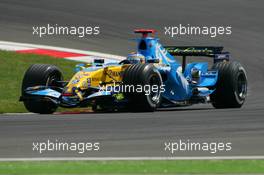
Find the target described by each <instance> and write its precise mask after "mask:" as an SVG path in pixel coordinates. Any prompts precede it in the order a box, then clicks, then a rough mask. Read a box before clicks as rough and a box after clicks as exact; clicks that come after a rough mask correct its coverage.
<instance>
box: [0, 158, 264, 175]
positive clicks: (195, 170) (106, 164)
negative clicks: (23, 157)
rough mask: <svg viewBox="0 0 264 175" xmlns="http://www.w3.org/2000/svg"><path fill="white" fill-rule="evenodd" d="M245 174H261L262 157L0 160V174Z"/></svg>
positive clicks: (263, 164)
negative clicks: (160, 159) (156, 159)
mask: <svg viewBox="0 0 264 175" xmlns="http://www.w3.org/2000/svg"><path fill="white" fill-rule="evenodd" d="M175 173H185V174H226V173H228V174H232V173H236V174H241V173H243V174H246V173H251V174H252V173H254V174H255V173H258V174H263V173H264V160H181V161H179V160H168V161H45V162H1V163H0V174H36V175H37V174H175Z"/></svg>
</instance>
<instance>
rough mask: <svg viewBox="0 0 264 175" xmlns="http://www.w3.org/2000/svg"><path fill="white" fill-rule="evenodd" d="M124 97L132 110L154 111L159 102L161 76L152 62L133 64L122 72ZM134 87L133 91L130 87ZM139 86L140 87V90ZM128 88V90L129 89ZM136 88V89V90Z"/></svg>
mask: <svg viewBox="0 0 264 175" xmlns="http://www.w3.org/2000/svg"><path fill="white" fill-rule="evenodd" d="M123 83H124V87H126V89H125V93H124V95H125V97H126V98H127V99H128V100H129V106H128V109H129V110H132V111H146V112H147V111H155V110H156V108H158V107H159V105H160V103H161V87H162V78H161V75H160V73H159V71H158V70H157V69H156V68H155V67H154V65H153V64H133V65H131V66H129V67H128V68H127V69H126V70H125V72H124V74H123ZM132 86H133V87H134V91H131V88H127V87H132ZM139 87H141V88H142V91H140V89H139ZM129 89H130V90H129ZM136 89H137V91H136Z"/></svg>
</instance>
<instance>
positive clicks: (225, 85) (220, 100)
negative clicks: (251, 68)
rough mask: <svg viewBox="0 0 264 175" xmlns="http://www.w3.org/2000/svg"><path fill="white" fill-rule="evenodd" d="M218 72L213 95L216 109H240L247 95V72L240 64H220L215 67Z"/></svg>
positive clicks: (212, 99)
mask: <svg viewBox="0 0 264 175" xmlns="http://www.w3.org/2000/svg"><path fill="white" fill-rule="evenodd" d="M212 69H213V70H218V80H217V84H216V90H215V91H214V92H213V93H212V94H211V96H210V98H211V101H212V105H213V106H214V107H215V108H240V107H241V106H242V105H243V104H244V102H245V100H246V95H247V76H246V71H245V69H244V68H243V67H242V65H241V64H240V63H238V62H218V63H216V64H214V65H213V67H212Z"/></svg>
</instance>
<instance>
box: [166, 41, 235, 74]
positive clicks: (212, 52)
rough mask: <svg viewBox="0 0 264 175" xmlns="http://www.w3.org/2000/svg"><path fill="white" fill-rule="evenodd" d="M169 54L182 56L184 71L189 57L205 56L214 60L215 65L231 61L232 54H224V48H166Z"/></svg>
mask: <svg viewBox="0 0 264 175" xmlns="http://www.w3.org/2000/svg"><path fill="white" fill-rule="evenodd" d="M164 48H165V49H166V50H167V52H169V53H170V54H171V55H172V56H182V58H183V59H182V67H183V71H184V69H185V66H186V57H187V56H204V57H212V58H214V63H216V62H220V61H224V60H226V61H229V57H230V53H229V52H223V49H224V47H214V46H165V47H164Z"/></svg>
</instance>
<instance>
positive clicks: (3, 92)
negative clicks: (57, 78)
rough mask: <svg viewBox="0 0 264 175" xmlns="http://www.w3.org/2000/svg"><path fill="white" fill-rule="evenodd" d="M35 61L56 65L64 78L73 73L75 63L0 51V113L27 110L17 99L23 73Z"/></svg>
mask: <svg viewBox="0 0 264 175" xmlns="http://www.w3.org/2000/svg"><path fill="white" fill-rule="evenodd" d="M35 63H45V64H53V65H56V66H58V67H59V68H60V69H61V70H62V72H63V76H64V79H69V78H70V77H71V76H72V75H73V74H74V72H73V69H74V66H75V65H76V64H77V62H74V61H68V60H64V59H55V58H52V57H49V56H40V55H33V54H17V53H15V52H7V51H0V113H9V112H10V113H11V112H27V111H26V109H25V108H24V106H23V103H21V102H19V101H18V100H19V96H20V93H21V89H20V88H21V83H22V79H23V76H24V73H25V71H26V70H27V68H28V67H29V66H30V65H32V64H35Z"/></svg>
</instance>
